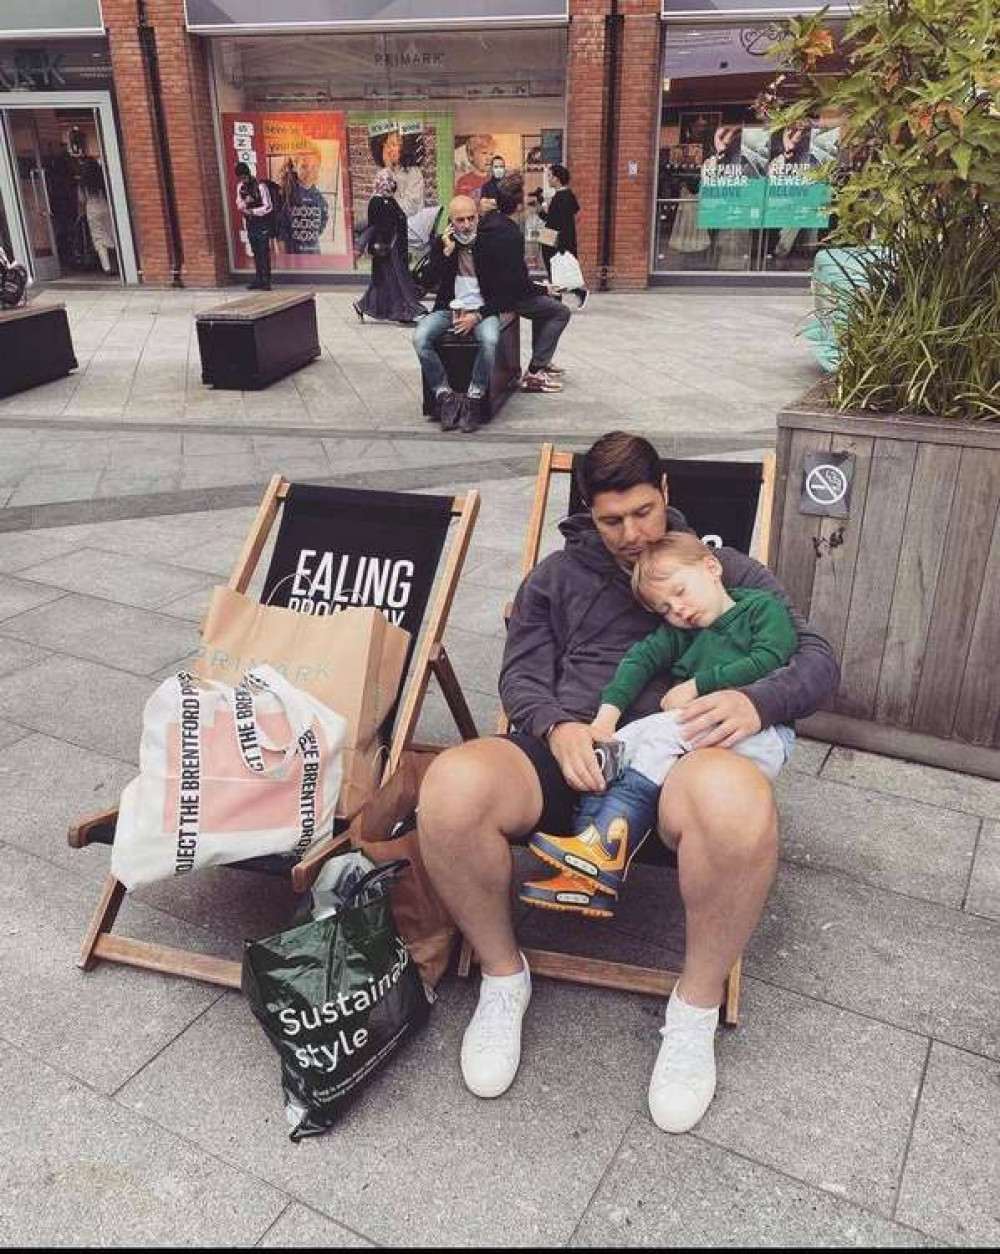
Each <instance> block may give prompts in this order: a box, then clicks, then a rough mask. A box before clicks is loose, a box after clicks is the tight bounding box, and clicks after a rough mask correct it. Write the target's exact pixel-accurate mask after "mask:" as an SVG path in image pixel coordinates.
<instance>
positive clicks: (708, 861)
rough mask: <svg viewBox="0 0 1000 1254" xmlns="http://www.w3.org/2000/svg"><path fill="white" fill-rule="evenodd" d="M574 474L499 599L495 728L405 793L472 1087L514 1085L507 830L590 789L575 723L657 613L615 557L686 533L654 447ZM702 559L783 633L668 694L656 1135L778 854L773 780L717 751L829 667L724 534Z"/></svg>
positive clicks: (584, 717)
mask: <svg viewBox="0 0 1000 1254" xmlns="http://www.w3.org/2000/svg"><path fill="white" fill-rule="evenodd" d="M578 482H579V487H580V490H581V494H582V496H583V499H584V500H585V501H586V502H587V505H588V508H589V512H588V513H585V514H578V515H575V516H574V517H572V518H570V519H569V520H567V521H566V522H565V523H563V524H562V531H563V534H564V535H565V536H566V547H565V548H564V549H562V550H561V551H559V552H556V553H553V554H551V555H550V556H549V557H547V558H546V559H545V560H544V561H543V562H541V563H540V564H539V565H538V566H537V567H536V568H535V569H534V570H533V571H532V572H531V574H529V575H528V576H527V578H526V579H525V580H524V582H523V583H522V584H521V587H520V589H519V591H518V594H517V597H516V599H515V602H514V609H513V614H512V617H511V621H510V626H509V631H508V635H507V643H506V648H505V651H504V658H503V665H502V668H501V673H500V696H501V699H502V701H503V705H504V709H505V710H506V712H507V714H508V716H509V718H510V722H511V730H510V732H509V733H508V734H507V735H506V736H495V737H489V738H484V739H480V740H475V741H469V742H466V743H465V744H463V745H460V746H458V747H456V748H453V749H449V750H447V751H446V752H445V753H442V754H441V755H440V757H439V758H438V759H437V761H436V762H435V763H434V765H433V766H432V767H431V769H430V770H429V772H428V774H427V776H426V779H425V781H424V786H423V789H422V792H421V797H420V809H419V819H420V840H421V847H422V850H423V855H424V860H425V862H426V865H427V870H428V872H429V874H430V876H431V879H432V881H433V883H434V886H435V888H436V889H437V891H438V893H439V895H440V896H441V898H442V900H443V901H444V903H445V905H446V906H447V907H448V909H449V910H450V912H451V914H452V916H453V917H454V919H455V921H456V922H457V923H458V925H459V927H460V928H461V930H462V932H463V934H464V935H465V937H466V939H467V940H468V941H469V943H470V944H471V945H472V947H473V948H474V950H475V952H476V954H477V955H478V957H479V960H480V963H481V965H482V973H483V979H482V987H481V990H480V995H479V1004H478V1006H477V1009H476V1012H475V1014H474V1015H473V1018H472V1021H471V1022H470V1024H469V1026H468V1028H467V1029H466V1032H465V1037H464V1040H463V1044H462V1055H461V1061H462V1074H463V1076H464V1079H465V1083H466V1085H467V1086H468V1088H469V1089H470V1090H471V1091H472V1092H473V1093H475V1094H476V1095H477V1096H480V1097H498V1096H500V1094H501V1093H503V1092H505V1091H506V1090H507V1089H508V1088H509V1087H510V1085H511V1083H512V1082H513V1080H514V1077H515V1075H516V1073H517V1068H518V1065H519V1062H520V1055H521V1020H522V1018H523V1016H524V1012H525V1010H526V1009H527V1007H528V1002H529V1000H530V997H531V978H530V973H529V971H528V966H527V963H526V961H525V959H524V955H523V954H521V953H520V951H519V950H518V947H517V942H516V940H515V936H514V928H513V923H512V919H511V909H510V882H511V872H512V859H511V854H510V848H509V842H522V841H524V840H525V839H526V838H527V837H529V836H530V835H531V834H532V833H533V832H535V831H536V830H537V829H542V830H544V831H547V832H565V831H569V823H570V819H571V815H572V811H573V808H574V805H575V803H576V801H577V800H578V794H579V793H581V792H601V791H603V789H604V787H605V783H604V777H603V775H602V773H601V770H600V768H599V765H598V762H597V759H596V757H595V754H594V736H593V734H592V731H591V728H590V727H589V724H590V723H591V721H592V720H593V718H594V716H595V714H596V713H597V709H598V706H599V704H600V696H601V691H602V689H603V688H604V687H605V686H606V685H607V684H608V682H609V681H610V680H611V678H612V676H613V675H614V672H615V668H616V666H617V665H618V662H619V661H620V660H621V657H622V655H623V654H624V653H625V652H626V650H627V649H628V648H630V647H631V646H632V645H633V644H635V643H636V642H637V641H638V640H641V639H642V638H644V637H645V636H647V635H648V634H649V632H650V631H651V630H652V629H653V628H654V627H655V626H656V624H657V621H658V620H657V619H656V618H655V616H654V615H652V614H651V613H650V612H649V611H648V610H646V609H645V608H644V607H643V606H642V605H640V603H639V602H638V601H636V600H635V598H634V597H633V596H632V590H631V584H630V572H631V568H632V567H633V566H634V565H635V563H636V561H637V560H638V558H639V556H640V554H641V553H642V552H643V550H644V548H645V547H646V546H647V545H649V544H651V543H653V542H654V541H656V540H659V539H660V538H661V537H662V536H663V535H664V534H665V533H666V532H667V531H668V530H670V529H684V530H689V528H687V524H686V523H685V521H684V518H683V516H682V515H681V514H679V513H678V512H677V511H676V510H671V509H669V508H668V506H667V484H666V481H665V479H664V478H663V477H662V476H661V473H660V468H659V457H658V455H657V452H656V450H655V449H654V448H653V446H652V445H651V444H650V443H649V442H648V441H647V440H645V439H642V438H641V437H639V436H633V435H628V434H626V433H624V432H611V433H610V434H608V435H605V436H602V437H601V439H599V440H598V441H597V443H596V444H594V445H593V446H592V448H591V449H590V450H589V451H588V452H587V453H586V455H585V456H584V458H583V461H582V466H581V472H580V475H579V479H578ZM717 556H718V559H719V561H720V562H721V565H722V572H723V573H722V578H723V583H724V585H725V587H727V588H733V587H740V588H761V589H764V590H767V591H770V592H774V593H776V594H777V595H778V596H779V597H780V598H781V599H782V600H783V601H784V602H785V604H786V605H787V606H788V608H789V610H790V612H791V615H792V619H793V622H794V624H795V627H796V629H797V633H798V647H797V649H796V650H795V652H794V654H793V655H792V657H791V658H790V660H789V661H788V663H787V665H784V666H781V667H779V668H778V669H777V670H774V671H772V672H771V673H770V674H768V675H766V676H765V677H764V678H762V679H759V680H757V681H756V682H755V683H752V684H750V685H749V686H747V687H745V688H729V689H724V690H721V691H718V692H713V693H711V694H709V695H706V696H701V697H698V698H696V699H695V700H693V701H691V702H690V703H689V704H688V705H687V706H685V708H684V710H683V714H682V717H683V726H684V731H685V734H686V736H687V737H688V738H689V739H690V740H697V741H698V748H697V749H695V750H694V751H693V752H690V753H687V754H685V755H684V756H683V757H682V758H681V759H680V760H679V761H678V762H677V763H676V765H675V766H674V768H673V769H672V770H671V772H670V774H669V775H668V776H667V778H666V782H665V783H664V785H663V789H662V792H661V793H660V797H659V812H658V832H659V835H660V838H661V839H662V840H663V841H664V842H665V843H666V844H667V845H668V846H669V847H671V848H672V849H674V850H675V851H676V855H677V861H678V871H679V881H680V892H681V898H682V900H683V904H684V912H685V921H686V953H685V957H684V964H683V969H682V973H681V976H680V980H679V981H678V984H677V986H676V988H675V989H674V992H673V994H672V996H671V998H670V1000H669V1002H668V1005H667V1013H666V1023H665V1026H664V1027H663V1028H662V1029H661V1034H662V1036H663V1042H662V1044H661V1046H660V1052H659V1056H658V1058H657V1061H656V1065H655V1067H654V1070H653V1076H652V1080H651V1082H650V1087H649V1108H650V1113H651V1115H652V1117H653V1119H654V1121H655V1122H656V1123H657V1125H658V1126H659V1127H661V1128H663V1129H664V1130H665V1131H670V1132H684V1131H687V1130H688V1129H689V1128H692V1127H693V1126H694V1125H695V1124H696V1123H697V1122H698V1121H699V1119H701V1117H702V1115H703V1114H704V1113H705V1111H706V1110H707V1109H708V1106H709V1104H710V1103H711V1100H712V1097H713V1095H714V1093H715V1052H714V1037H715V1029H716V1026H717V1024H718V1017H719V1004H720V1002H721V1000H722V995H723V988H724V984H725V980H726V976H727V973H728V972H729V970H730V968H731V967H732V965H733V963H734V962H735V961H736V959H737V958H738V957H739V955H740V954H741V953H742V951H743V949H744V948H745V946H746V944H747V942H748V940H749V938H750V936H751V934H752V933H753V930H754V928H755V927H756V925H757V921H758V919H759V918H760V914H761V911H762V909H763V906H764V902H765V901H766V899H767V895H768V892H769V891H770V888H771V884H772V882H773V879H774V874H775V867H776V862H777V849H778V825H777V814H776V811H775V805H774V798H773V795H772V791H771V785H770V783H769V782H768V780H767V778H766V777H765V775H764V774H763V773H762V772H761V770H760V769H759V768H758V766H756V765H755V764H754V763H753V762H751V761H750V760H749V759H748V758H746V757H742V756H740V755H738V754H736V753H733V752H732V751H731V750H732V747H733V746H734V745H736V744H738V743H739V742H740V741H742V740H744V739H745V738H747V737H749V736H752V735H755V734H756V733H758V732H760V731H761V730H762V729H763V728H767V727H773V726H775V725H776V724H791V723H792V722H793V721H794V720H795V719H797V718H803V717H805V716H806V715H807V714H810V713H811V712H813V711H814V710H816V709H818V708H819V707H820V706H821V705H822V704H823V703H824V701H826V700H827V699H828V698H829V697H830V696H831V695H832V694H833V693H834V692H835V691H836V689H837V685H838V682H839V669H838V666H837V662H836V659H835V657H834V655H833V652H832V650H831V649H830V646H829V645H828V644H827V642H826V641H825V640H824V639H823V638H822V637H821V636H820V635H819V634H818V633H817V632H816V631H815V630H814V629H813V628H811V627H810V626H809V624H808V623H807V622H806V621H805V620H804V619H803V618H802V616H801V615H800V614H798V613H797V611H795V609H794V608H793V607H792V606H791V605H790V603H789V602H788V598H787V596H785V594H784V593H783V592H782V591H781V589H780V588H779V587H778V585H777V584H776V582H775V580H774V578H773V577H772V576H771V574H770V573H769V572H768V571H767V569H766V568H765V567H763V566H762V565H760V563H758V562H755V561H754V560H753V559H752V558H750V557H747V556H745V555H744V554H742V553H739V552H737V551H736V550H734V549H729V548H722V549H719V550H718V551H717ZM670 682H671V681H670V678H669V676H666V677H661V679H660V680H659V682H655V683H653V684H651V685H649V687H647V689H646V690H645V691H644V692H643V693H642V695H641V696H640V697H639V698H638V700H636V701H635V702H634V703H633V705H632V707H631V709H629V710H627V711H626V712H625V721H631V720H633V719H636V718H641V717H643V716H644V715H647V714H650V713H652V712H653V711H654V710H656V709H658V708H659V704H660V700H661V698H662V696H663V694H664V691H665V690H666V688H667V687H668V686H669V684H670Z"/></svg>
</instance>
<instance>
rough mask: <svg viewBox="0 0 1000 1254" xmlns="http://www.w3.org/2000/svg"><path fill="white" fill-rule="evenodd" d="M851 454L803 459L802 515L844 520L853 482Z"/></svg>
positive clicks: (834, 454) (846, 515) (819, 455)
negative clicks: (816, 515)
mask: <svg viewBox="0 0 1000 1254" xmlns="http://www.w3.org/2000/svg"><path fill="white" fill-rule="evenodd" d="M854 460H855V459H854V454H853V453H806V455H805V456H804V457H803V459H802V496H801V500H800V502H799V509H800V511H801V512H802V513H803V514H818V515H819V516H821V517H823V518H847V517H848V516H849V514H850V510H851V485H852V484H853V482H854Z"/></svg>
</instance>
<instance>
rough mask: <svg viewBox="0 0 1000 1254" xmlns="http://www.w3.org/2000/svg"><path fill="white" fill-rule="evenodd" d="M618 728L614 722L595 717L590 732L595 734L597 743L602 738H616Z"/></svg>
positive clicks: (592, 734)
mask: <svg viewBox="0 0 1000 1254" xmlns="http://www.w3.org/2000/svg"><path fill="white" fill-rule="evenodd" d="M617 730H618V729H617V727H616V726H615V724H614V723H611V722H607V721H604V722H602V721H601V720H600V719H599V718H595V719H594V721H593V722H592V723H591V724H590V734H591V736H593V738H594V742H595V743H597V742H599V741H602V740H614V738H615V732H616V731H617Z"/></svg>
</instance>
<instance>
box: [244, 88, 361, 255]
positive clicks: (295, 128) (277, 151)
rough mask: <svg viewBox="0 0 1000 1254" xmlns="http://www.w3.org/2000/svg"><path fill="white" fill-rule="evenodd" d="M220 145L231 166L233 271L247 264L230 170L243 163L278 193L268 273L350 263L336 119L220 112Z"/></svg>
mask: <svg viewBox="0 0 1000 1254" xmlns="http://www.w3.org/2000/svg"><path fill="white" fill-rule="evenodd" d="M222 130H223V136H224V141H223V142H224V143H225V145H226V147H227V148H231V150H232V156H233V159H232V161H231V162H230V163H229V165H228V167H227V172H226V177H227V185H228V187H229V191H230V203H229V214H230V221H231V223H232V225H233V243H234V256H235V258H236V266H237V268H238V269H244V268H249V267H250V266H252V265H253V257H252V255H251V253H250V248H249V244H248V243H247V239H246V231H245V229H244V226H243V221H242V218H241V215H240V214H239V211H238V210H237V208H236V176H235V173H234V171H233V166H234V165H235V163H236V162H237V161H246V162H247V164H248V165H249V166H250V167H251V169H252V170H253V171H254V173H255V174H256V176H257V178H268V179H271V180H272V181H273V182H275V183H277V184H278V185H279V187H280V188H281V190H282V199H283V206H282V209H281V212H280V214H279V218H278V224H277V229H278V234H277V239H276V241H275V246H274V258H273V262H272V265H273V268H274V270H275V271H276V272H278V273H281V272H286V273H287V272H290V271H297V270H312V271H315V270H345V269H350V268H351V265H352V259H353V250H352V248H351V243H350V241H351V222H350V203H349V200H348V180H347V166H346V159H345V158H346V153H347V144H346V128H345V121H344V115H343V113H338V112H334V111H329V110H324V111H317V112H310V113H240V114H235V113H226V114H223V116H222Z"/></svg>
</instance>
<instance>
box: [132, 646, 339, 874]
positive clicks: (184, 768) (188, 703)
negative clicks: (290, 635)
mask: <svg viewBox="0 0 1000 1254" xmlns="http://www.w3.org/2000/svg"><path fill="white" fill-rule="evenodd" d="M346 729H347V723H346V720H345V719H343V718H342V717H341V716H340V715H339V714H335V713H334V712H333V711H332V710H328V709H327V708H326V707H325V706H323V705H322V704H321V703H320V702H319V701H317V700H316V699H315V698H314V697H311V696H309V694H308V693H305V692H302V691H300V690H298V689H296V688H295V687H293V686H292V685H291V684H289V683H288V682H287V681H286V680H285V679H283V678H282V676H281V675H279V674H278V673H277V671H275V670H273V669H271V668H270V667H267V666H261V667H259V668H258V669H256V670H254V671H251V672H249V673H248V674H247V675H246V676H245V677H244V678H243V681H242V682H241V683H238V684H236V685H234V686H230V685H227V684H224V683H220V682H217V681H206V680H203V679H199V678H197V677H196V676H194V675H189V674H187V673H182V674H180V675H174V676H171V678H169V679H165V680H164V681H163V683H162V684H160V686H159V687H158V688H157V689H156V691H155V692H154V693H153V695H152V696H151V697H150V699H149V701H148V702H147V703H146V709H145V712H144V714H143V727H142V740H141V742H140V746H139V774H138V775H137V776H136V778H135V779H134V780H132V781H131V783H129V784H128V785H127V787H126V788H125V791H124V792H123V794H122V799H121V806H120V808H119V814H118V823H117V826H116V829H115V842H114V845H113V846H112V849H111V872H112V874H113V875H114V876H115V878H116V879H118V880H120V881H121V882H122V883H123V884H124V885H125V887H126V888H135V887H136V885H138V884H149V883H153V882H154V881H156V880H161V879H170V878H172V877H173V876H175V875H184V874H187V873H188V872H189V871H193V870H195V868H197V867H203V866H214V865H218V864H220V863H225V862H239V861H242V860H243V859H244V858H255V857H262V856H264V855H268V854H280V853H293V854H295V855H296V856H298V857H301V856H302V855H303V854H304V853H305V852H306V850H307V849H308V848H309V846H310V845H312V844H313V842H314V841H317V840H321V839H322V838H323V837H325V836H327V835H329V833H330V832H331V831H332V830H333V820H334V807H335V805H336V801H337V796H338V794H339V792H340V783H341V767H342V763H341V746H342V743H343V738H344V733H345V731H346Z"/></svg>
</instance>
